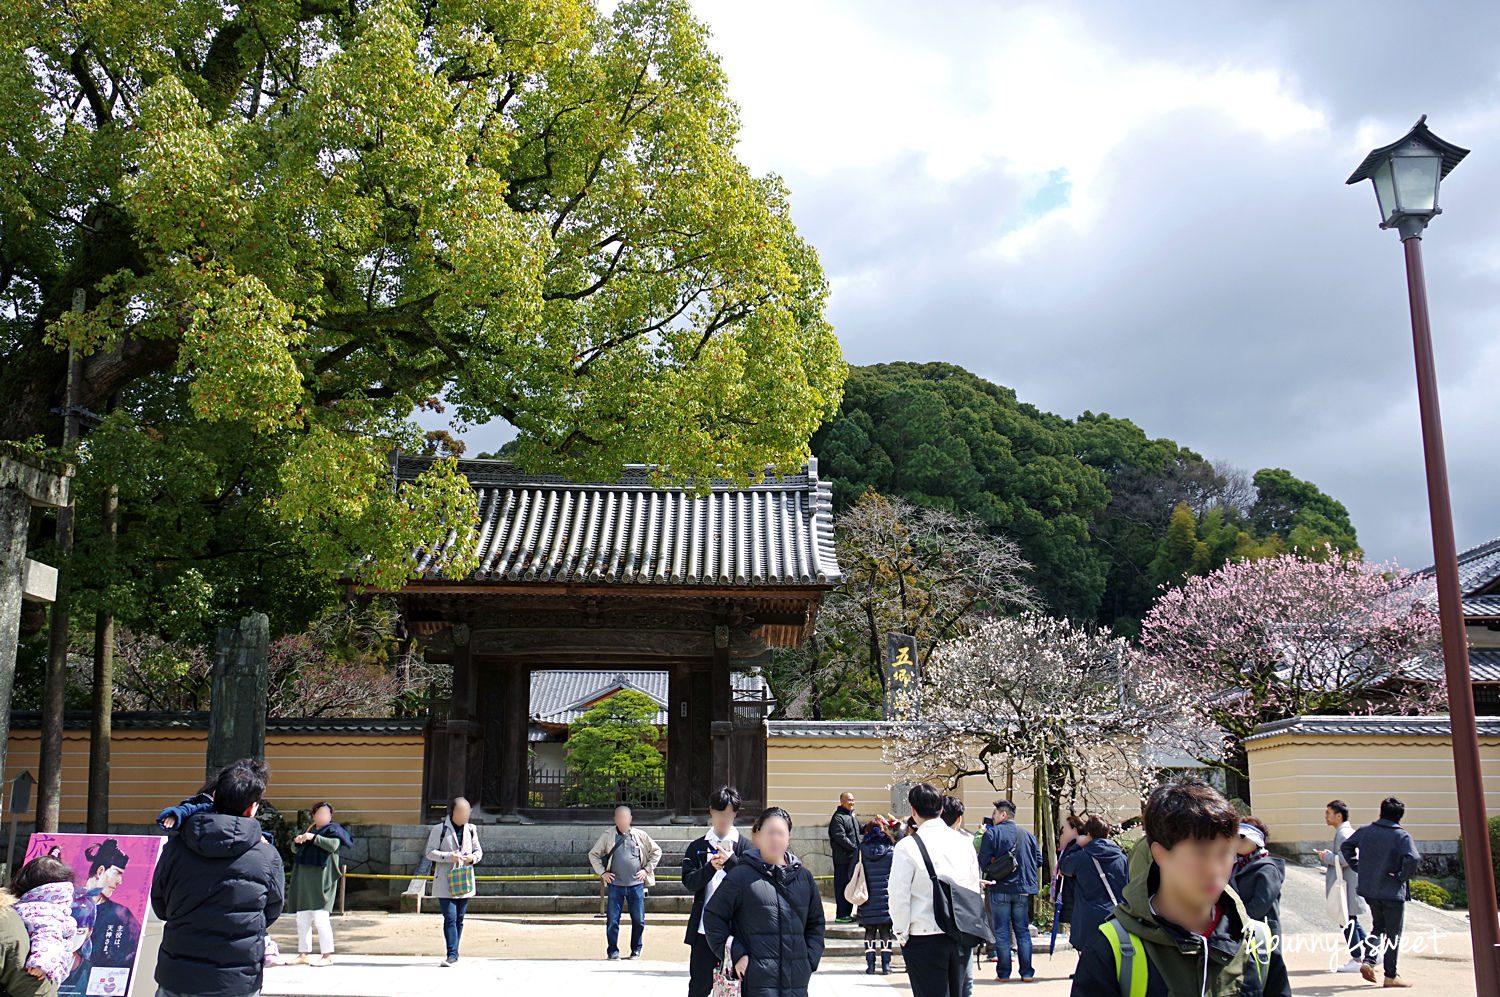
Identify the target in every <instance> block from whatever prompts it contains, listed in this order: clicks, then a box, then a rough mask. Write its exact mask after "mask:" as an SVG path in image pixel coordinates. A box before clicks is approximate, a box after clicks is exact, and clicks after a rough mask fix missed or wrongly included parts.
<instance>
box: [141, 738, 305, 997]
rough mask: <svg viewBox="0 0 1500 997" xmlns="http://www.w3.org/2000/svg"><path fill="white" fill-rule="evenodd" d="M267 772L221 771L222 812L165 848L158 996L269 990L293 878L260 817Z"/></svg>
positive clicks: (198, 821) (155, 903)
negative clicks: (273, 940)
mask: <svg viewBox="0 0 1500 997" xmlns="http://www.w3.org/2000/svg"><path fill="white" fill-rule="evenodd" d="M266 774H267V773H266V767H265V764H264V763H262V762H257V761H252V760H248V759H246V760H243V761H238V762H235V763H234V764H233V765H230V766H228V767H227V768H225V769H224V771H223V772H221V773H219V779H218V783H217V785H216V787H215V789H214V810H213V812H211V813H198V814H193V815H192V816H191V817H188V818H187V819H186V820H184V821H183V822H182V826H181V828H180V829H179V831H178V833H177V836H176V837H174V838H173V839H172V840H171V841H169V842H167V846H166V847H165V848H164V849H162V854H161V861H160V862H158V863H157V866H156V875H155V876H154V877H153V878H152V880H151V909H152V910H153V911H155V912H156V916H157V917H159V918H161V920H162V922H163V927H162V939H161V951H160V953H159V955H158V956H157V960H156V983H157V997H250V995H254V994H258V993H259V992H260V987H261V975H262V966H263V961H262V960H263V958H264V956H265V935H266V929H267V928H268V927H269V926H270V925H271V923H272V922H273V921H275V920H276V918H277V917H278V916H279V915H280V914H281V905H282V901H283V899H284V897H285V893H286V874H285V872H284V871H283V869H282V864H281V856H280V855H278V854H277V853H276V849H275V848H273V847H272V846H271V845H269V844H268V843H267V842H266V841H265V839H264V838H262V837H261V828H260V822H259V821H258V820H256V819H255V813H256V811H257V810H258V809H259V808H260V798H261V796H262V795H263V794H264V793H265V791H266Z"/></svg>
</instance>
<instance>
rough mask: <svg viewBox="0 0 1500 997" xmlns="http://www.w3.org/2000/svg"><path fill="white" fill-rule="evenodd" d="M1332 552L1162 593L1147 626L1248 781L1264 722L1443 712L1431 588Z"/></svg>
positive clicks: (1262, 563) (1166, 666) (1144, 635)
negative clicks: (1247, 757)
mask: <svg viewBox="0 0 1500 997" xmlns="http://www.w3.org/2000/svg"><path fill="white" fill-rule="evenodd" d="M1328 554H1329V556H1328V557H1326V558H1324V559H1322V560H1313V559H1310V558H1308V557H1303V556H1301V555H1299V554H1281V555H1278V556H1275V557H1269V558H1263V559H1260V560H1248V561H1236V562H1231V563H1229V564H1226V565H1224V566H1223V567H1221V568H1219V569H1217V570H1215V571H1213V572H1211V573H1210V574H1208V575H1204V576H1201V577H1196V578H1189V579H1188V580H1187V581H1186V582H1184V583H1183V584H1182V585H1180V586H1179V587H1177V588H1173V589H1169V590H1166V591H1164V592H1163V593H1162V594H1161V596H1160V597H1159V598H1158V599H1157V601H1156V604H1155V605H1154V606H1153V607H1152V608H1151V611H1150V612H1148V613H1147V614H1146V618H1145V619H1144V620H1143V621H1142V626H1141V645H1142V647H1143V648H1144V650H1145V652H1146V653H1147V654H1148V655H1149V657H1150V659H1151V661H1152V663H1153V666H1154V667H1155V668H1157V669H1160V670H1161V671H1162V672H1163V673H1164V674H1169V675H1175V676H1177V677H1178V679H1179V680H1180V681H1181V682H1183V683H1185V684H1189V685H1195V686H1196V687H1197V690H1198V691H1197V695H1198V696H1199V697H1201V700H1202V701H1203V702H1205V703H1207V704H1208V706H1209V709H1210V715H1211V716H1212V718H1213V720H1214V722H1215V723H1217V724H1218V725H1219V726H1220V727H1221V728H1223V730H1224V731H1225V733H1226V734H1228V735H1229V737H1230V739H1231V743H1230V748H1231V752H1230V754H1229V756H1228V759H1229V760H1228V761H1226V762H1225V763H1224V764H1225V766H1226V768H1228V769H1229V770H1230V771H1232V772H1236V773H1237V774H1239V775H1240V776H1242V777H1243V776H1244V775H1245V773H1244V771H1243V768H1244V750H1243V746H1242V742H1243V739H1244V738H1245V737H1246V736H1248V735H1249V734H1250V733H1251V731H1253V730H1254V729H1255V727H1256V726H1257V725H1258V724H1263V723H1269V722H1271V721H1274V720H1283V719H1286V718H1288V717H1293V716H1297V715H1299V714H1304V713H1377V712H1379V713H1415V712H1432V711H1434V710H1443V709H1446V703H1447V694H1446V689H1445V687H1444V685H1443V682H1442V673H1441V670H1440V669H1434V668H1433V657H1434V655H1435V652H1436V650H1437V648H1438V646H1439V640H1440V638H1439V633H1438V617H1437V613H1436V612H1435V611H1434V608H1433V606H1434V603H1433V599H1432V587H1431V584H1430V582H1427V581H1425V580H1424V579H1421V578H1418V577H1416V576H1413V575H1408V574H1405V573H1403V572H1401V571H1400V570H1399V569H1397V568H1396V567H1395V566H1394V565H1385V564H1366V563H1365V562H1364V561H1362V560H1360V559H1359V558H1357V557H1354V556H1349V555H1345V554H1342V553H1340V552H1338V551H1336V550H1331V549H1330V550H1329V551H1328Z"/></svg>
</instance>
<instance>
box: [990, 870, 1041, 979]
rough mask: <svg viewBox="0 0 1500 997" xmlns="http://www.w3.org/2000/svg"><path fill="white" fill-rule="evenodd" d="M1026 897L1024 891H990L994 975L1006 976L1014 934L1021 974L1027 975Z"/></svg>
mask: <svg viewBox="0 0 1500 997" xmlns="http://www.w3.org/2000/svg"><path fill="white" fill-rule="evenodd" d="M1028 900H1030V898H1029V897H1027V896H1026V894H1024V893H996V892H994V891H993V890H992V891H990V921H991V923H992V924H993V926H994V928H995V976H996V977H997V978H999V979H1002V980H1008V979H1010V936H1011V931H1012V930H1014V931H1015V935H1016V955H1017V956H1019V957H1020V961H1021V976H1022V977H1031V976H1035V975H1036V971H1035V970H1034V969H1032V966H1031V918H1030V917H1028V916H1027V912H1026V909H1027V906H1028V903H1027V902H1028Z"/></svg>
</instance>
